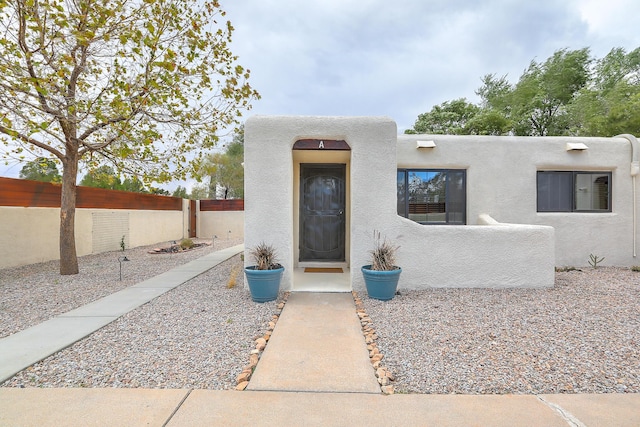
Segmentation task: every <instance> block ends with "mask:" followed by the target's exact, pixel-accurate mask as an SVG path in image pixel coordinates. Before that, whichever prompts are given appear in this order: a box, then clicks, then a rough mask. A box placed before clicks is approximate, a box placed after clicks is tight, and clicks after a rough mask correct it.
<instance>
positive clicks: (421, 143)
mask: <svg viewBox="0 0 640 427" xmlns="http://www.w3.org/2000/svg"><path fill="white" fill-rule="evenodd" d="M416 145H417V146H416V148H434V147H435V146H436V143H435V141H417V142H416Z"/></svg>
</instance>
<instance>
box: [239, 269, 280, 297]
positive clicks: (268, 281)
mask: <svg viewBox="0 0 640 427" xmlns="http://www.w3.org/2000/svg"><path fill="white" fill-rule="evenodd" d="M283 272H284V267H282V268H276V269H275V270H256V268H255V266H251V267H245V269H244V274H245V275H246V276H247V282H248V283H249V292H251V299H252V300H254V301H255V302H267V301H273V300H275V299H276V298H278V291H279V290H280V279H282V273H283Z"/></svg>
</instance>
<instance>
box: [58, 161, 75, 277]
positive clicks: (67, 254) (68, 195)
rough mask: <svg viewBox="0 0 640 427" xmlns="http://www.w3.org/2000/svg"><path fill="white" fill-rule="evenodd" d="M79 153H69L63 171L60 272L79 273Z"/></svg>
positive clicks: (62, 273)
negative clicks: (77, 209)
mask: <svg viewBox="0 0 640 427" xmlns="http://www.w3.org/2000/svg"><path fill="white" fill-rule="evenodd" d="M77 176H78V158H77V153H67V158H66V159H65V162H64V164H63V171H62V197H61V200H60V274H61V275H70V274H78V255H77V254H76V233H75V219H76V179H77Z"/></svg>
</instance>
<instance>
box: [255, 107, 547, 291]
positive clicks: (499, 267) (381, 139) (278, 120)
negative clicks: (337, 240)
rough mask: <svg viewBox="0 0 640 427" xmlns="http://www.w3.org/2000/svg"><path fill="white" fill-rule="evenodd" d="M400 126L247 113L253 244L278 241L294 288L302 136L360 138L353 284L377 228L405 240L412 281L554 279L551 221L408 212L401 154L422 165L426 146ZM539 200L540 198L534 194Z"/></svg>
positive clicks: (356, 141)
mask: <svg viewBox="0 0 640 427" xmlns="http://www.w3.org/2000/svg"><path fill="white" fill-rule="evenodd" d="M396 133H397V130H396V125H395V122H394V121H393V120H391V119H389V118H386V117H298V116H275V117H273V116H255V117H252V118H250V119H249V120H248V121H247V122H246V124H245V245H246V247H247V248H250V247H252V246H254V245H256V244H257V243H260V242H262V241H265V242H268V243H272V244H273V245H275V247H276V248H277V249H278V251H279V254H280V261H281V263H282V264H283V265H284V266H285V269H286V270H285V275H284V277H283V287H284V288H285V289H294V290H295V284H294V283H293V277H292V274H291V271H292V268H295V267H297V266H298V261H297V233H298V230H297V227H298V226H297V218H296V216H297V212H298V197H299V195H298V192H297V184H296V181H297V179H296V178H297V172H296V171H297V167H298V164H299V157H300V156H301V155H300V154H297V153H293V152H292V147H293V144H294V142H295V141H296V140H299V139H343V140H345V141H346V142H347V143H348V144H349V146H350V147H351V151H350V153H349V157H348V159H347V161H346V164H347V171H348V174H349V176H348V186H349V197H348V200H347V204H348V207H347V224H348V225H347V233H348V236H347V242H348V252H347V263H348V265H349V266H350V275H351V284H352V287H353V288H354V289H361V288H363V287H364V282H363V279H362V275H361V273H360V271H359V269H360V266H362V265H365V264H367V263H368V251H369V250H370V249H371V248H372V245H373V232H374V230H379V231H380V232H382V233H383V235H385V236H386V237H388V238H390V239H391V240H393V241H394V242H395V243H397V244H398V245H400V250H399V254H398V255H399V257H398V260H399V264H400V265H401V266H402V268H403V273H402V277H401V285H400V286H401V287H404V288H424V287H432V286H438V287H458V286H472V287H505V286H518V287H540V286H552V285H553V276H554V249H553V245H554V230H553V228H551V227H547V226H536V225H504V224H498V225H467V226H424V225H420V224H417V223H414V222H412V221H409V220H406V219H404V218H401V217H399V216H398V215H397V214H396V171H397V167H398V164H399V163H398V162H397V159H399V158H400V157H402V159H403V161H405V160H406V161H410V162H415V163H413V164H415V165H416V167H417V166H418V165H424V162H425V160H424V159H420V158H419V157H420V156H421V155H422V154H420V155H418V156H416V154H417V153H409V152H408V151H406V152H405V151H402V150H401V148H400V147H399V145H398V143H397V142H398V137H397V134H396ZM414 147H415V142H414ZM487 148H488V147H487ZM401 152H402V155H400V153H401ZM309 155H311V154H305V156H309ZM313 156H315V157H314V161H317V162H330V161H333V160H331V159H332V158H333V156H335V153H322V152H321V150H318V151H315V152H314V154H313ZM447 162H448V163H449V164H450V163H451V162H452V160H451V159H447ZM463 163H464V162H462V163H456V164H461V165H462V164H463ZM422 167H424V166H422ZM468 167H469V165H466V166H465V168H468ZM494 171H495V169H494ZM467 179H468V180H469V179H471V178H470V177H469V176H468V177H467ZM534 180H535V175H534ZM534 182H535V181H534ZM485 191H487V189H486V188H485ZM533 203H534V207H535V199H534V202H533ZM478 209H479V208H478ZM481 213H486V212H481ZM489 213H490V212H489ZM468 215H469V217H471V215H470V213H468ZM498 221H500V222H507V221H501V219H498ZM246 255H247V256H246V257H245V263H246V264H247V265H249V264H251V260H250V258H249V257H248V254H246Z"/></svg>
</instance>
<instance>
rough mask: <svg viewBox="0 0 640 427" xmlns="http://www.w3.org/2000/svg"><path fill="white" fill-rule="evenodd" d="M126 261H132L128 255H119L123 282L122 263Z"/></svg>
mask: <svg viewBox="0 0 640 427" xmlns="http://www.w3.org/2000/svg"><path fill="white" fill-rule="evenodd" d="M126 261H131V260H130V259H129V258H127V256H126V255H125V256H121V257H118V262H119V263H120V281H121V282H122V263H123V262H126Z"/></svg>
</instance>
